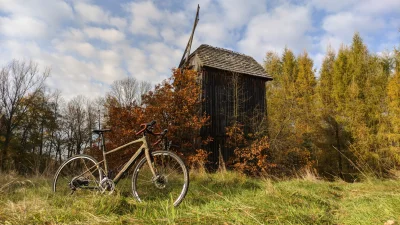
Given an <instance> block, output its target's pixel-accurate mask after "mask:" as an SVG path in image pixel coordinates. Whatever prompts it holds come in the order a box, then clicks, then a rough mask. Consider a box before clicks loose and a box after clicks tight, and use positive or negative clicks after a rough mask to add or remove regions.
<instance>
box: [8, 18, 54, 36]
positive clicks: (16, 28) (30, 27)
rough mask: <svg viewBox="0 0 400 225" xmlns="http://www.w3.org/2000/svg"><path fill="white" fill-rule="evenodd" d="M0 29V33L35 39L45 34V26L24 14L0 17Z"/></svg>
mask: <svg viewBox="0 0 400 225" xmlns="http://www.w3.org/2000/svg"><path fill="white" fill-rule="evenodd" d="M0 30H1V33H0V35H6V36H9V37H17V38H25V39H35V38H41V37H44V36H45V35H46V33H47V26H46V24H45V23H43V22H42V21H40V20H37V19H34V18H31V17H26V16H16V17H12V18H8V17H0Z"/></svg>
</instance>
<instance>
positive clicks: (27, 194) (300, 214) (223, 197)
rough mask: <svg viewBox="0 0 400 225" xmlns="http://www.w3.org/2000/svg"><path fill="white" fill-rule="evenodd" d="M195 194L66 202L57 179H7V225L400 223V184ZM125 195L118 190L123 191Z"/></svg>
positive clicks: (303, 183)
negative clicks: (56, 189)
mask: <svg viewBox="0 0 400 225" xmlns="http://www.w3.org/2000/svg"><path fill="white" fill-rule="evenodd" d="M190 178H191V184H190V187H189V192H188V195H187V196H186V198H185V200H184V201H183V203H182V204H181V205H180V206H179V207H178V208H175V207H173V205H172V202H171V201H162V202H160V201H153V202H146V203H138V202H136V201H135V200H134V198H133V197H131V193H130V186H129V184H130V182H129V180H126V181H125V182H123V183H122V185H121V186H119V189H118V191H117V192H115V193H114V194H113V195H101V194H95V193H94V194H90V195H85V196H67V197H62V196H58V195H56V194H53V193H52V192H51V179H48V178H43V177H35V178H24V177H19V176H16V175H12V174H11V175H9V174H7V175H5V174H2V175H1V176H0V224H384V223H385V222H388V221H394V222H397V223H398V221H400V181H398V180H378V179H370V181H369V182H361V183H345V182H343V181H336V182H327V181H323V180H320V179H317V178H316V177H315V174H313V173H312V172H311V171H308V172H307V171H305V173H304V174H303V176H299V177H298V178H297V179H291V180H280V181H276V180H275V181H274V180H271V179H268V178H265V179H253V178H248V177H246V176H244V175H240V174H237V173H232V172H224V173H216V174H206V173H192V174H191V176H190ZM117 188H118V185H117Z"/></svg>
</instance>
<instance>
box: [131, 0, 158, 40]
mask: <svg viewBox="0 0 400 225" xmlns="http://www.w3.org/2000/svg"><path fill="white" fill-rule="evenodd" d="M127 8H128V11H129V12H130V13H131V21H130V22H131V25H130V31H131V32H132V33H133V34H142V35H148V36H153V37H156V36H158V32H159V31H158V29H157V27H156V26H155V25H154V24H153V22H157V21H160V20H161V19H162V18H163V16H162V12H161V11H160V10H159V9H158V8H157V7H156V6H155V5H154V4H153V2H150V1H145V2H132V3H130V4H128V5H127Z"/></svg>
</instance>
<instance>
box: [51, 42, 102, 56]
mask: <svg viewBox="0 0 400 225" xmlns="http://www.w3.org/2000/svg"><path fill="white" fill-rule="evenodd" d="M53 44H54V47H55V48H56V49H57V50H58V51H60V52H62V53H68V52H76V53H78V54H79V55H81V56H84V57H87V58H89V57H93V56H95V52H96V49H95V47H93V45H92V44H90V43H88V42H77V41H69V40H66V41H59V40H55V41H53Z"/></svg>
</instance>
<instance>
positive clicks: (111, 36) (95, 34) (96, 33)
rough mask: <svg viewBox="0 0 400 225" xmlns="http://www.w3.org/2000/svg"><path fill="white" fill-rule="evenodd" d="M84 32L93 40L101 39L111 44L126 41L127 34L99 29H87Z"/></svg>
mask: <svg viewBox="0 0 400 225" xmlns="http://www.w3.org/2000/svg"><path fill="white" fill-rule="evenodd" d="M83 32H84V33H85V34H86V35H87V36H88V37H89V38H92V39H99V40H103V41H106V42H110V43H115V42H119V41H122V40H124V39H125V34H124V33H122V32H121V31H118V30H116V29H112V28H110V29H102V28H98V27H87V28H84V29H83Z"/></svg>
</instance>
